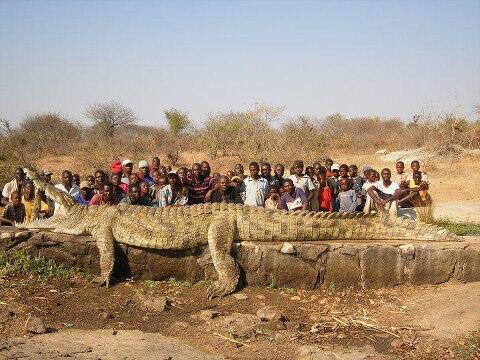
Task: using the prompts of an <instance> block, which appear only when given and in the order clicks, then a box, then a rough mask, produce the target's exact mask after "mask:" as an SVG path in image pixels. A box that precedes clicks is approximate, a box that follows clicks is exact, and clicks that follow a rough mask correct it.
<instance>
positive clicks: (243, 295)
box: [232, 293, 248, 300]
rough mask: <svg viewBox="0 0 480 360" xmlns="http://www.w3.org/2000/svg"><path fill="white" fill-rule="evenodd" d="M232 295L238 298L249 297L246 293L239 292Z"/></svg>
mask: <svg viewBox="0 0 480 360" xmlns="http://www.w3.org/2000/svg"><path fill="white" fill-rule="evenodd" d="M232 296H233V297H234V298H235V299H237V300H247V299H248V295H246V294H239V293H237V294H233V295H232Z"/></svg>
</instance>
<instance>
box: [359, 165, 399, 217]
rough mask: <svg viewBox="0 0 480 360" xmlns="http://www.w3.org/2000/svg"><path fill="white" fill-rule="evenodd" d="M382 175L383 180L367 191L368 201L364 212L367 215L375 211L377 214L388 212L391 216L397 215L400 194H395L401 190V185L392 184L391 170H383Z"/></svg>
mask: <svg viewBox="0 0 480 360" xmlns="http://www.w3.org/2000/svg"><path fill="white" fill-rule="evenodd" d="M381 174H382V180H380V181H377V182H375V184H373V185H372V186H370V188H369V189H368V190H367V200H366V202H365V207H364V210H363V211H364V212H365V213H370V212H372V211H374V210H376V211H377V212H379V211H382V212H385V211H388V212H389V214H391V215H397V199H398V197H399V196H398V194H399V193H397V194H395V192H396V191H397V190H399V185H398V184H397V183H395V182H392V180H391V176H392V172H391V171H390V169H387V168H385V169H383V170H382V173H381ZM394 195H395V196H394Z"/></svg>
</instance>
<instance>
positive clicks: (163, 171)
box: [158, 166, 167, 176]
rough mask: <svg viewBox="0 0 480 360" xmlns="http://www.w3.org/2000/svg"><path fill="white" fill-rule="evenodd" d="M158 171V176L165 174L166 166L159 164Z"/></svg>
mask: <svg viewBox="0 0 480 360" xmlns="http://www.w3.org/2000/svg"><path fill="white" fill-rule="evenodd" d="M158 172H159V173H160V176H167V168H166V167H165V166H160V167H159V168H158Z"/></svg>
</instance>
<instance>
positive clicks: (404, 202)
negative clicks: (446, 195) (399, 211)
mask: <svg viewBox="0 0 480 360" xmlns="http://www.w3.org/2000/svg"><path fill="white" fill-rule="evenodd" d="M404 191H405V193H409V194H408V195H407V196H405V197H404V198H403V199H401V200H399V201H398V203H399V204H400V205H401V206H402V207H424V206H430V205H431V204H432V198H431V196H430V194H429V193H428V184H427V183H426V182H425V181H422V173H421V172H420V171H415V172H414V173H413V179H412V180H409V182H408V187H407V188H406V189H405V188H404Z"/></svg>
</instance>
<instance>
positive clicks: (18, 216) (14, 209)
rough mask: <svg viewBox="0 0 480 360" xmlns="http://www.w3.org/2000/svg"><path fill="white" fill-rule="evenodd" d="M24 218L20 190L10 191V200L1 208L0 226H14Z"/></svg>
mask: <svg viewBox="0 0 480 360" xmlns="http://www.w3.org/2000/svg"><path fill="white" fill-rule="evenodd" d="M24 220H25V206H24V205H23V204H22V200H21V196H20V192H18V191H12V193H11V194H10V202H9V203H8V204H7V205H6V206H5V207H4V208H3V212H2V216H0V223H1V225H2V226H5V225H7V226H15V223H16V222H17V223H21V222H23V221H24Z"/></svg>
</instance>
